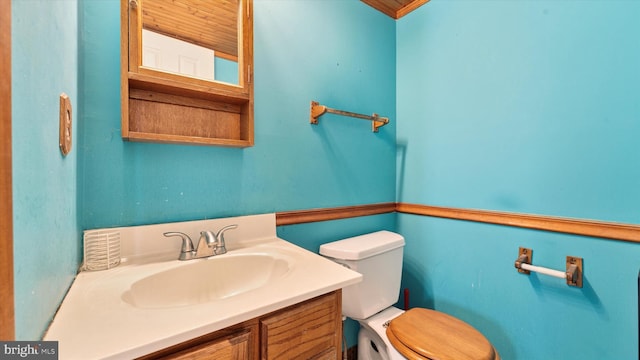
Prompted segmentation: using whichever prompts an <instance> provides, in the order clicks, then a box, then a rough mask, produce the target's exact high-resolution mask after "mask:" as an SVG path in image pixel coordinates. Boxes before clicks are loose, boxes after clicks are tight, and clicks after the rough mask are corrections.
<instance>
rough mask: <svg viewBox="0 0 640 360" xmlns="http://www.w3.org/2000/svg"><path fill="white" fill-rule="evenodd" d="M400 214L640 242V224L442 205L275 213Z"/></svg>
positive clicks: (313, 216)
mask: <svg viewBox="0 0 640 360" xmlns="http://www.w3.org/2000/svg"><path fill="white" fill-rule="evenodd" d="M394 211H396V212H400V213H404V214H414V215H421V216H432V217H441V218H448V219H455V220H464V221H475V222H483V223H490V224H497V225H504V226H513V227H521V228H527V229H535V230H543V231H552V232H559V233H566V234H574V235H582V236H590V237H596V238H603V239H611V240H621V241H629V242H637V243H640V225H636V224H624V223H615V222H606V221H596V220H587V219H573V218H562V217H555V216H545V215H532V214H520V213H508V212H500V211H492V210H477V209H464V208H452V207H442V206H431V205H420V204H408V203H397V204H396V203H382V204H371V205H356V206H346V207H336V208H323V209H312V210H298V211H285V212H278V213H276V225H277V226H282V225H294V224H304V223H309V222H316V221H327V220H339V219H347V218H351V217H358V216H368V215H376V214H384V213H389V212H394Z"/></svg>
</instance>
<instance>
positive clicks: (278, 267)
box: [122, 253, 291, 309]
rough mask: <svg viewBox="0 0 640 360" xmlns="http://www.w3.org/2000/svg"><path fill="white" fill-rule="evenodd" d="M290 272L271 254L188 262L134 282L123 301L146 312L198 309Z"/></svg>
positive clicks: (270, 281) (221, 256) (285, 261)
mask: <svg viewBox="0 0 640 360" xmlns="http://www.w3.org/2000/svg"><path fill="white" fill-rule="evenodd" d="M290 269H291V264H290V262H289V261H288V260H287V259H286V258H284V257H279V256H277V255H274V254H268V253H264V254H263V253H248V254H237V255H232V254H225V255H218V256H214V257H210V258H207V259H197V260H188V261H186V262H185V264H184V265H182V266H179V267H176V268H172V269H169V270H164V271H161V272H158V273H155V274H152V275H149V276H147V277H145V278H142V279H140V280H138V281H136V282H134V283H133V284H131V287H130V288H129V289H128V290H127V291H125V293H124V294H123V295H122V299H123V300H124V301H125V302H127V303H129V304H131V305H133V306H135V307H137V308H143V309H162V308H173V307H181V306H190V305H197V304H202V303H207V302H210V301H215V300H221V299H225V298H230V297H233V296H236V295H239V294H243V293H245V292H247V291H251V290H254V289H258V288H261V287H263V286H265V285H269V284H273V283H274V282H275V281H277V280H278V279H279V278H281V277H283V276H284V275H285V274H287V273H288V272H289V271H290Z"/></svg>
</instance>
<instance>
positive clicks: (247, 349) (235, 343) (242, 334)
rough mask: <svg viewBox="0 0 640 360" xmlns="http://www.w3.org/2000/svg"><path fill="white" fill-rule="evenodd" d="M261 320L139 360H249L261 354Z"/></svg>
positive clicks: (239, 325)
mask: <svg viewBox="0 0 640 360" xmlns="http://www.w3.org/2000/svg"><path fill="white" fill-rule="evenodd" d="M258 331H259V330H258V319H252V320H249V321H246V322H243V323H240V324H237V325H233V326H230V327H228V328H225V329H222V330H218V331H216V332H213V333H211V334H207V335H203V336H200V337H197V338H195V339H191V340H188V341H185V342H183V343H180V344H177V345H174V346H170V347H168V348H165V349H162V350H159V351H156V352H154V353H151V354H148V355H144V356H142V357H139V358H137V360H187V359H193V360H196V359H211V360H227V359H228V360H245V359H246V360H249V359H257V358H258V356H259V353H258V351H259V350H260V347H259V339H258V337H259V333H258Z"/></svg>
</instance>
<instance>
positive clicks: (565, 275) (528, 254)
mask: <svg viewBox="0 0 640 360" xmlns="http://www.w3.org/2000/svg"><path fill="white" fill-rule="evenodd" d="M532 257H533V250H532V249H529V248H523V247H520V249H519V250H518V258H517V259H516V261H515V267H516V269H518V272H519V273H521V274H526V275H529V274H531V272H532V271H533V272H537V273H540V274H544V275H549V276H553V277H557V278H561V279H565V280H566V281H567V285H569V286H574V287H579V288H581V287H582V258H580V257H575V256H567V261H566V270H565V271H560V270H553V269H549V268H545V267H542V266H534V265H531V258H532Z"/></svg>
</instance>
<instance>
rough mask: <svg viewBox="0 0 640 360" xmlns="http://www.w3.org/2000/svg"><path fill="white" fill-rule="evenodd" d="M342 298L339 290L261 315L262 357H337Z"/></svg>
mask: <svg viewBox="0 0 640 360" xmlns="http://www.w3.org/2000/svg"><path fill="white" fill-rule="evenodd" d="M341 301H342V298H341V292H340V291H336V292H332V293H329V294H327V295H323V296H320V297H317V298H314V299H311V300H309V301H306V302H303V303H301V304H298V305H294V306H292V307H289V308H287V309H285V310H283V311H280V312H276V313H274V314H273V315H270V316H268V317H265V318H263V319H261V320H260V330H261V334H260V343H261V344H260V347H261V349H260V350H261V351H260V353H261V356H262V359H264V360H267V359H269V360H275V359H338V358H339V355H340V346H341V339H342V319H341V311H342V310H341V305H342V303H341Z"/></svg>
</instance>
